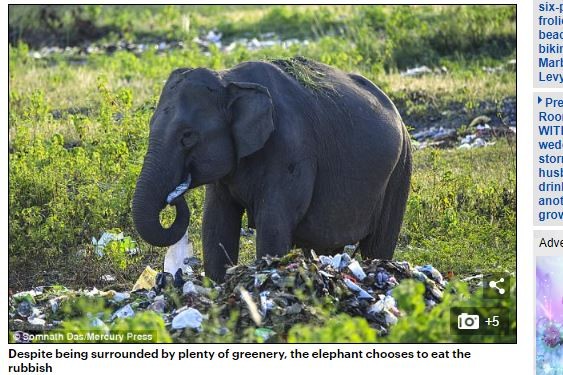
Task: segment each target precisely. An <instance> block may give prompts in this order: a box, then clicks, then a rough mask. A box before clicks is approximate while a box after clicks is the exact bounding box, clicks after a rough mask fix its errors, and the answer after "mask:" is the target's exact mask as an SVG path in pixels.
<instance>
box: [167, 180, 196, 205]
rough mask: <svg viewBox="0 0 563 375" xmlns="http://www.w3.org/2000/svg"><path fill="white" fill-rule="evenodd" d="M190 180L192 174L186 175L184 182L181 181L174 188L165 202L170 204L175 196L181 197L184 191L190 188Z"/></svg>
mask: <svg viewBox="0 0 563 375" xmlns="http://www.w3.org/2000/svg"><path fill="white" fill-rule="evenodd" d="M191 182H192V175H188V177H187V179H186V181H185V182H182V183H181V184H180V185H178V186H177V187H176V189H174V191H172V192H171V193H170V194H168V196H167V197H166V203H168V204H171V203H172V202H173V201H174V200H176V198H178V197H181V196H182V195H184V193H185V192H186V191H188V189H189V188H190V184H191Z"/></svg>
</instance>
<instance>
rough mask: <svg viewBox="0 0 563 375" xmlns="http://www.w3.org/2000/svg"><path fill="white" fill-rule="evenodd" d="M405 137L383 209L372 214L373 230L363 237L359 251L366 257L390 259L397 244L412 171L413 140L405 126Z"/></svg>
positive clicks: (388, 185)
mask: <svg viewBox="0 0 563 375" xmlns="http://www.w3.org/2000/svg"><path fill="white" fill-rule="evenodd" d="M403 139H404V140H403V150H402V151H401V156H400V158H399V161H398V163H397V165H396V166H395V169H394V170H393V173H392V174H391V177H390V178H389V182H388V183H387V188H386V189H385V195H384V197H383V201H382V203H381V209H380V210H378V211H380V215H379V216H377V217H374V218H373V220H374V222H373V226H372V229H371V233H370V234H369V235H368V236H366V237H365V238H364V239H363V240H361V241H360V251H361V254H362V256H363V257H364V258H369V259H391V258H392V257H393V253H394V252H395V246H397V239H398V237H399V232H400V230H401V225H402V223H403V215H404V213H405V209H406V206H407V198H408V195H409V189H410V177H411V173H412V156H411V146H410V140H409V136H408V133H407V130H406V128H404V127H403Z"/></svg>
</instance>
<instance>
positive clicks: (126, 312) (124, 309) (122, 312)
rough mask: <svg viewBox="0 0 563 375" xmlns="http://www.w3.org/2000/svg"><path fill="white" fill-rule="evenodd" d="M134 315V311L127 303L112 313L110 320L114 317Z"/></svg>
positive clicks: (130, 316)
mask: <svg viewBox="0 0 563 375" xmlns="http://www.w3.org/2000/svg"><path fill="white" fill-rule="evenodd" d="M134 316H135V311H133V308H132V307H131V304H127V305H125V306H123V307H122V308H120V309H119V310H117V311H116V312H114V313H113V315H112V316H111V320H115V319H123V318H132V317H134Z"/></svg>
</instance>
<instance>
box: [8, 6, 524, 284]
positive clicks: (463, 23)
mask: <svg viewBox="0 0 563 375" xmlns="http://www.w3.org/2000/svg"><path fill="white" fill-rule="evenodd" d="M48 9H50V10H52V11H54V12H55V13H54V14H55V15H53V16H52V17H51V18H50V21H49V22H47V20H48V19H39V17H38V15H39V14H40V8H38V7H33V6H11V7H10V28H11V35H12V39H11V45H10V50H9V64H10V98H9V100H10V102H9V105H10V114H9V136H10V140H9V146H10V155H9V162H10V170H9V187H10V192H9V207H10V212H9V223H10V224H9V235H10V244H9V261H10V270H11V272H10V285H11V286H13V287H15V288H16V289H21V288H25V287H29V286H31V285H38V284H41V283H53V282H62V283H65V284H69V286H92V285H94V284H96V285H97V284H99V283H100V280H99V278H100V276H101V275H104V274H108V273H109V274H113V275H115V276H116V277H117V281H116V285H120V286H123V287H127V286H130V285H131V283H132V282H134V280H135V278H136V277H137V275H138V274H139V273H140V272H141V271H142V269H143V268H144V267H145V266H146V265H147V264H151V265H152V266H154V267H155V268H160V265H161V264H162V258H163V255H164V251H163V250H161V249H156V248H152V247H150V246H149V245H147V244H146V243H144V242H143V241H142V240H141V239H140V238H139V237H138V236H137V234H136V233H135V230H134V228H133V225H132V221H131V207H130V202H131V198H132V194H133V189H134V186H135V181H136V178H137V176H138V174H139V172H140V169H141V166H142V160H143V156H144V153H145V151H146V145H147V137H148V122H149V119H150V116H151V115H152V112H153V110H154V107H155V105H156V101H157V98H158V95H159V93H160V90H161V89H162V86H163V83H164V81H165V79H166V78H167V76H168V74H169V73H170V72H171V71H172V70H173V69H175V68H179V67H198V66H205V67H209V68H212V69H225V68H229V67H232V66H234V65H236V64H237V63H239V62H242V61H247V60H251V59H253V60H264V59H267V60H272V59H286V58H289V57H292V56H296V55H301V56H304V57H306V58H308V59H312V60H315V61H320V62H322V63H326V64H330V65H334V66H336V67H339V68H341V69H343V70H346V71H353V72H359V73H361V74H363V75H365V76H366V77H368V78H369V79H371V80H373V81H374V82H376V83H377V84H378V85H379V86H381V87H382V88H383V89H384V90H385V91H386V92H387V93H388V94H389V95H390V97H391V98H392V99H393V100H394V101H395V102H396V103H397V105H398V108H399V110H400V112H401V114H402V115H403V117H404V118H405V121H406V122H407V124H409V125H410V124H411V123H422V124H428V125H430V124H432V121H433V120H432V118H433V116H435V115H436V114H437V113H438V114H439V113H441V112H444V111H450V112H454V114H453V116H454V117H456V118H461V120H460V121H461V123H463V124H466V125H467V124H468V123H469V121H470V120H471V119H472V118H473V117H475V116H477V115H481V114H482V113H481V112H480V110H479V105H478V104H479V103H481V102H489V103H499V102H500V101H501V100H502V99H503V98H505V97H514V96H515V73H514V72H513V71H510V70H503V71H500V72H498V73H495V74H493V75H491V74H487V73H485V72H483V70H482V67H483V66H497V65H499V64H504V62H505V61H506V59H508V58H512V57H514V56H515V45H514V40H515V25H514V12H515V9H514V7H479V6H475V7H471V6H469V7H446V6H428V7H423V6H417V7H405V6H391V7H384V6H368V7H363V6H358V7H352V8H350V7H345V6H306V7H281V6H275V7H268V6H234V7H233V6H228V7H214V6H198V7H189V6H180V7H174V6H164V7H163V6H150V7H129V6H125V7H119V8H117V7H108V6H86V7H75V6H64V7H62V8H57V7H50V8H48ZM73 12H74V13H73ZM87 21H89V22H90V23H91V24H92V25H94V26H95V27H97V28H98V29H100V30H106V31H107V33H105V34H103V35H99V36H97V41H98V42H99V43H109V42H114V41H116V40H118V39H121V38H125V39H129V40H142V39H143V38H145V39H146V38H149V39H151V38H153V39H154V38H156V39H157V40H158V38H165V39H177V40H183V41H184V42H185V43H186V48H185V49H183V50H174V51H169V52H168V53H166V54H158V53H156V52H154V51H147V52H145V53H143V54H142V55H140V56H137V55H135V54H133V53H130V52H126V51H120V52H116V53H115V54H113V55H105V54H100V55H89V56H83V57H76V56H74V57H66V56H64V55H54V56H51V57H49V58H46V59H34V58H32V57H30V55H29V51H30V47H28V45H27V44H25V43H24V42H23V40H28V41H29V42H30V43H34V41H35V39H33V38H34V35H41V33H43V34H44V35H47V36H48V37H47V38H46V40H47V41H52V40H51V39H53V38H54V39H55V40H57V41H59V42H61V43H63V44H64V43H66V42H71V41H72V37H71V36H72V35H74V34H76V32H73V31H76V27H77V25H78V24H80V22H82V23H83V24H84V22H87ZM477 25H486V26H485V27H482V28H479V29H476V26H477ZM213 28H217V29H218V30H219V31H221V32H223V33H224V38H225V39H226V40H227V41H228V40H234V39H236V38H239V37H253V36H258V35H259V34H260V33H264V32H269V31H275V32H277V33H278V34H279V35H280V36H281V37H282V38H292V37H297V38H306V39H308V40H309V44H308V45H299V44H296V45H293V46H291V47H290V48H288V49H283V48H281V47H278V46H274V47H271V48H267V49H263V50H259V51H250V50H247V49H246V48H244V47H240V46H239V47H237V48H235V50H234V51H232V52H230V53H223V52H221V51H220V50H219V49H217V48H214V47H211V48H210V50H209V53H208V54H204V53H203V52H202V51H200V49H199V47H197V46H196V45H195V44H194V43H193V42H192V39H193V37H194V36H196V35H200V34H205V33H206V32H207V31H208V30H211V29H213ZM57 30H58V31H57ZM65 35H66V36H65ZM444 35H446V36H447V38H445V37H444ZM51 37H52V38H51ZM444 43H450V44H447V45H446V44H444ZM417 64H428V65H430V66H432V67H435V66H442V65H443V66H445V67H447V69H448V74H445V75H428V76H423V77H419V78H409V77H403V76H401V75H400V74H399V70H402V69H404V68H406V67H412V66H415V65H417ZM296 67H297V68H299V66H296V65H295V64H293V65H291V66H288V68H289V69H290V70H291V69H292V71H293V73H294V74H297V75H299V71H296V70H295V68H296ZM301 73H303V72H302V71H301ZM305 73H307V72H305ZM308 73H310V72H308ZM307 80H309V81H307ZM301 81H302V82H303V83H304V84H305V85H307V83H309V84H313V85H314V84H315V80H314V74H313V75H311V74H305V75H301ZM414 159H415V166H414V177H413V189H412V192H411V196H410V199H409V203H408V209H407V214H406V218H405V224H404V227H403V231H402V233H401V236H400V241H399V248H398V250H397V253H396V257H397V258H398V259H405V260H409V261H411V262H413V263H416V264H422V263H431V264H433V265H434V266H436V267H437V268H438V269H440V270H441V271H444V272H445V271H452V272H454V273H455V274H458V275H469V274H473V273H475V272H477V271H482V272H492V271H496V270H500V269H502V270H509V271H514V269H515V257H516V250H515V185H516V183H515V166H514V161H515V151H514V145H513V144H510V143H508V142H507V141H498V142H497V144H496V145H494V146H491V147H487V148H484V149H476V150H465V151H458V150H423V151H417V152H415V154H414ZM188 200H189V204H190V208H191V210H192V218H191V227H190V236H191V238H192V240H193V241H194V245H195V250H196V252H197V253H198V254H200V253H201V240H200V229H201V216H202V206H203V204H202V201H203V190H202V189H197V190H195V191H194V192H192V193H190V194H189V196H188ZM172 216H173V212H167V213H165V214H164V220H165V221H166V220H171V217H172ZM114 228H117V229H120V230H123V231H124V232H125V235H129V236H132V237H133V238H134V239H136V240H137V242H138V243H139V245H140V247H141V250H142V251H141V254H140V255H137V256H136V257H131V258H130V259H127V262H125V263H126V270H125V271H124V270H123V269H122V266H123V264H124V263H123V258H122V257H114V258H115V259H114V258H112V257H111V256H109V257H106V258H102V259H98V258H97V257H96V256H95V255H94V254H93V247H92V245H91V242H90V241H91V238H92V237H96V238H98V237H99V236H100V235H101V233H103V232H104V231H107V230H111V229H114ZM241 248H242V250H241V260H242V261H243V262H249V261H251V259H253V257H254V242H253V239H252V238H250V239H249V238H242V239H241ZM38 259H40V260H41V261H38Z"/></svg>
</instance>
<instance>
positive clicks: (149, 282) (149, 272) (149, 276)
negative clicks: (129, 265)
mask: <svg viewBox="0 0 563 375" xmlns="http://www.w3.org/2000/svg"><path fill="white" fill-rule="evenodd" d="M157 274H158V272H156V271H155V270H153V269H152V268H151V267H150V266H146V267H145V269H144V271H143V272H142V273H141V275H140V276H139V278H138V279H137V281H136V282H135V285H133V289H131V290H132V291H133V292H134V291H136V290H140V289H146V290H149V289H151V288H153V287H154V286H155V283H156V275H157Z"/></svg>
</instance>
